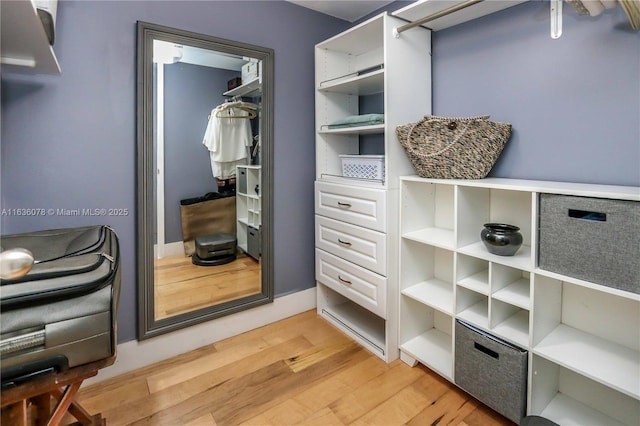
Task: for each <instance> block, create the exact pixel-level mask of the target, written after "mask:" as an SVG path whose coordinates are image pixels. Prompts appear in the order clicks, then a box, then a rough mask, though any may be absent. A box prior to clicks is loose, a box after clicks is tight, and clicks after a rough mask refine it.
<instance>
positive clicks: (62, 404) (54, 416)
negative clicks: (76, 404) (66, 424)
mask: <svg viewBox="0 0 640 426" xmlns="http://www.w3.org/2000/svg"><path fill="white" fill-rule="evenodd" d="M81 384H82V380H80V381H77V382H74V383H71V384H70V385H69V386H67V388H66V389H65V390H64V392H63V393H62V398H60V399H59V400H58V404H57V405H56V407H55V409H54V410H53V413H51V417H49V422H47V426H58V425H59V424H60V422H61V421H62V419H63V417H64V415H65V414H66V413H67V410H68V409H69V406H70V405H71V403H72V402H73V399H74V398H75V397H76V393H78V390H79V389H80V385H81Z"/></svg>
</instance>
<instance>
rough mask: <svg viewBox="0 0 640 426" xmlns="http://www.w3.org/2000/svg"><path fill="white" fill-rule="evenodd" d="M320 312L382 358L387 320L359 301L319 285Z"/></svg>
mask: <svg viewBox="0 0 640 426" xmlns="http://www.w3.org/2000/svg"><path fill="white" fill-rule="evenodd" d="M318 301H319V306H318V308H319V309H318V312H319V313H320V314H321V315H322V316H323V317H324V318H325V319H327V320H328V321H329V322H331V323H332V324H334V325H335V326H337V327H338V328H340V329H341V330H343V331H344V332H345V333H347V334H348V335H350V336H351V337H353V338H354V339H356V340H357V341H358V342H359V343H360V344H362V345H363V346H365V347H367V348H368V349H369V350H371V351H372V352H374V353H376V354H378V355H379V356H381V357H382V358H384V356H385V348H386V321H385V320H384V318H381V317H379V316H377V315H375V314H374V313H372V312H371V311H368V310H367V309H365V308H363V307H362V306H360V305H358V304H357V303H355V302H353V301H351V300H350V299H348V298H346V297H344V296H343V295H341V294H339V293H337V292H335V291H333V290H332V289H330V288H329V287H327V286H325V285H322V284H319V285H318Z"/></svg>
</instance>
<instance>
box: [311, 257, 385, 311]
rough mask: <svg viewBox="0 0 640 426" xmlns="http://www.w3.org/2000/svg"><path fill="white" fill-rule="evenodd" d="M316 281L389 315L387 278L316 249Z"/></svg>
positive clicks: (365, 306) (363, 305)
mask: <svg viewBox="0 0 640 426" xmlns="http://www.w3.org/2000/svg"><path fill="white" fill-rule="evenodd" d="M316 280H317V281H320V282H321V283H322V284H324V285H326V286H327V287H330V288H331V289H333V290H334V291H337V292H338V293H340V294H342V295H343V296H345V297H348V298H349V299H351V300H353V301H354V302H356V303H357V304H358V305H360V306H362V307H364V308H366V309H368V310H369V311H371V312H373V313H374V314H376V315H378V316H380V317H382V318H386V316H387V314H386V309H387V297H386V291H387V279H386V278H385V277H383V276H380V275H378V274H376V273H374V272H371V271H369V270H367V269H364V268H361V267H359V266H357V265H354V264H353V263H351V262H347V261H346V260H344V259H341V258H339V257H337V256H334V255H332V254H330V253H327V252H326V251H323V250H320V249H316Z"/></svg>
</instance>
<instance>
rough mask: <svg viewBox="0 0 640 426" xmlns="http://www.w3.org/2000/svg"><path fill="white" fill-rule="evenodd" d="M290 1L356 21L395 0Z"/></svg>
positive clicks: (346, 19)
mask: <svg viewBox="0 0 640 426" xmlns="http://www.w3.org/2000/svg"><path fill="white" fill-rule="evenodd" d="M287 1H288V2H289V3H294V4H297V5H298V6H302V7H306V8H307V9H311V10H315V11H316V12H321V13H324V14H325V15H329V16H333V17H335V18H340V19H344V20H345V21H349V22H355V21H357V20H358V19H360V18H362V17H363V16H366V15H368V14H370V13H371V12H373V11H375V10H378V9H380V8H381V7H383V6H386V5H388V4H389V3H393V1H373V0H287Z"/></svg>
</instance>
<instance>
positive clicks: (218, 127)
mask: <svg viewBox="0 0 640 426" xmlns="http://www.w3.org/2000/svg"><path fill="white" fill-rule="evenodd" d="M242 115H246V111H243V110H240V109H237V108H232V107H231V108H229V107H227V108H225V107H224V105H221V106H219V107H217V108H214V109H213V110H212V111H211V118H210V119H209V123H208V124H207V129H206V130H205V133H204V139H203V140H202V143H203V144H204V145H205V146H206V147H207V148H208V149H209V156H210V158H211V172H212V174H213V177H216V178H219V179H228V178H230V177H233V176H235V174H236V165H243V164H246V158H247V147H249V146H251V140H252V135H251V125H250V123H249V120H248V119H246V118H226V117H227V116H228V117H234V116H235V117H238V116H242Z"/></svg>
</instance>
